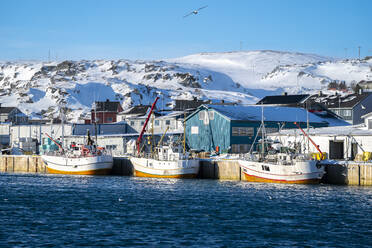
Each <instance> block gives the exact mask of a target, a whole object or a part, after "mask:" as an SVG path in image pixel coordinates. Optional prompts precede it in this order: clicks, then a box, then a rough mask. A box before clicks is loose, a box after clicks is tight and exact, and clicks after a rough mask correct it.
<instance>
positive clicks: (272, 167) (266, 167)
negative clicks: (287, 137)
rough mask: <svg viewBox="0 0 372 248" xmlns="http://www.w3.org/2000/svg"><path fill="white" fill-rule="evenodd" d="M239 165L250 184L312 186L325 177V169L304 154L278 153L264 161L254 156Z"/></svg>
mask: <svg viewBox="0 0 372 248" xmlns="http://www.w3.org/2000/svg"><path fill="white" fill-rule="evenodd" d="M238 163H239V165H240V167H241V168H242V172H243V173H244V176H245V180H247V181H249V182H267V183H300V184H310V183H319V182H320V180H321V179H322V177H323V175H324V167H323V166H321V165H320V164H319V163H318V161H316V160H311V159H309V158H307V157H306V156H305V155H303V154H291V153H289V154H288V153H277V154H272V155H267V156H266V157H265V159H264V160H262V159H261V158H260V156H257V155H256V156H255V155H252V156H250V157H245V158H243V159H239V160H238Z"/></svg>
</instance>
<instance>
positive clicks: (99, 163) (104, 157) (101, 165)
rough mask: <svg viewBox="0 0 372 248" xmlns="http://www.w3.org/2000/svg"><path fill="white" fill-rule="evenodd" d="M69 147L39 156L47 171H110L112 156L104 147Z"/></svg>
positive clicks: (101, 173) (97, 172)
mask: <svg viewBox="0 0 372 248" xmlns="http://www.w3.org/2000/svg"><path fill="white" fill-rule="evenodd" d="M71 148H72V149H68V150H63V151H62V150H61V151H57V152H54V153H53V154H48V153H47V154H44V155H42V156H41V158H42V159H43V162H44V163H45V166H46V168H47V171H48V173H52V174H75V175H107V174H109V173H110V172H111V169H112V166H113V158H112V156H111V155H110V154H107V153H106V151H105V150H104V149H102V148H99V147H96V146H94V145H82V144H80V145H73V146H72V147H71Z"/></svg>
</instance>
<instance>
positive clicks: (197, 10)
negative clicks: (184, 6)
mask: <svg viewBox="0 0 372 248" xmlns="http://www.w3.org/2000/svg"><path fill="white" fill-rule="evenodd" d="M206 7H208V5H205V6H203V7H201V8H199V9H196V10H194V11H191V12H190V13H188V14H187V15H185V16H183V18H185V17H188V16H190V15H192V14H194V15H196V14H197V13H199V10H201V9H204V8H206Z"/></svg>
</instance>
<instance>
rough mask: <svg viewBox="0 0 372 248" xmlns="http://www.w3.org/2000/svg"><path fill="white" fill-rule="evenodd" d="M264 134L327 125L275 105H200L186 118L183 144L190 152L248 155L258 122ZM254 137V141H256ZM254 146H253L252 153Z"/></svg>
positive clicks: (289, 108) (296, 111)
mask: <svg viewBox="0 0 372 248" xmlns="http://www.w3.org/2000/svg"><path fill="white" fill-rule="evenodd" d="M262 112H263V117H264V124H265V130H266V133H270V132H277V131H278V130H279V128H287V129H288V128H297V126H296V125H295V124H294V122H297V123H299V124H300V126H301V127H303V128H306V126H307V120H309V125H310V126H311V127H326V126H329V123H328V122H327V121H326V120H324V119H322V118H321V117H319V116H317V115H315V114H312V113H308V112H307V111H306V110H305V109H302V108H293V107H277V106H263V107H262V106H257V105H251V106H239V105H201V106H200V107H199V108H198V109H197V110H196V111H195V112H193V113H192V114H191V115H189V116H188V117H187V118H186V130H185V133H186V143H187V146H188V148H189V149H191V150H193V151H207V152H212V151H216V152H219V153H244V152H248V151H249V149H250V148H251V145H252V144H253V142H254V139H255V137H256V134H257V132H258V130H259V127H260V125H261V120H262ZM260 136H261V135H260V134H259V135H257V139H256V142H257V140H259V139H260ZM255 149H256V145H255V146H254V150H255Z"/></svg>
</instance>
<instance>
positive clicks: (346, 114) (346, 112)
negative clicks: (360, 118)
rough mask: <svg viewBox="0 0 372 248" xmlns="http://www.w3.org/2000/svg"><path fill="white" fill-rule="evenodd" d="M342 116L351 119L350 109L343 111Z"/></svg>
mask: <svg viewBox="0 0 372 248" xmlns="http://www.w3.org/2000/svg"><path fill="white" fill-rule="evenodd" d="M343 116H345V117H346V116H347V117H351V109H344V113H343Z"/></svg>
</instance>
